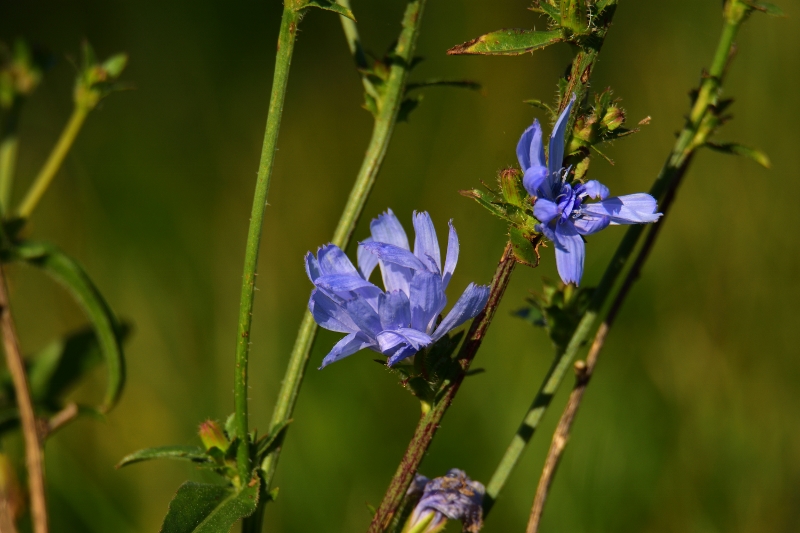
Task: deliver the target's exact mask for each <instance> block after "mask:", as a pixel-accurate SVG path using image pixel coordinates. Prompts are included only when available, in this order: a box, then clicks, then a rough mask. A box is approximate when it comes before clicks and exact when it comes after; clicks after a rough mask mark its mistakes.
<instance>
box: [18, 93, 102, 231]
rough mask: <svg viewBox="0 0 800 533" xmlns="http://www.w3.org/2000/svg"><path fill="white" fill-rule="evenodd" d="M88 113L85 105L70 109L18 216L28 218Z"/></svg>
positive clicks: (22, 203) (24, 199)
mask: <svg viewBox="0 0 800 533" xmlns="http://www.w3.org/2000/svg"><path fill="white" fill-rule="evenodd" d="M88 114H89V109H88V108H86V107H85V106H81V105H76V106H75V109H74V110H73V111H72V116H71V117H70V118H69V122H67V125H66V127H65V128H64V131H62V132H61V137H59V138H58V142H56V145H55V147H54V148H53V151H52V152H50V156H49V157H48V158H47V161H45V163H44V166H43V167H42V170H41V171H40V172H39V175H38V176H36V179H34V180H33V184H32V185H31V188H30V189H28V192H27V193H26V194H25V197H24V198H23V200H22V202H21V203H20V206H19V209H18V211H17V214H18V215H19V217H20V218H28V217H30V216H31V213H32V212H33V210H34V209H35V208H36V205H37V204H38V203H39V200H41V199H42V196H43V195H44V193H45V191H47V188H48V187H49V186H50V183H52V181H53V178H55V176H56V173H57V172H58V169H59V168H60V167H61V163H62V162H63V161H64V158H65V157H66V155H67V152H69V149H70V148H71V147H72V143H74V142H75V139H76V138H77V137H78V132H79V131H80V130H81V126H83V122H84V121H85V120H86V116H87V115H88Z"/></svg>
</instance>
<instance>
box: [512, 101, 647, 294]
mask: <svg viewBox="0 0 800 533" xmlns="http://www.w3.org/2000/svg"><path fill="white" fill-rule="evenodd" d="M574 103H575V95H574V94H573V95H572V99H571V100H570V102H569V104H568V105H567V107H566V109H564V111H563V112H562V113H561V115H559V117H558V120H557V121H556V125H555V127H554V128H553V132H552V134H551V135H550V149H549V154H548V156H549V157H548V161H547V166H545V162H544V159H545V158H544V145H543V143H542V128H541V126H540V125H539V121H538V120H534V122H533V125H532V126H530V127H529V128H528V129H526V130H525V132H524V133H523V134H522V137H520V139H519V143H517V159H519V164H520V167H522V171H523V172H524V174H523V178H522V184H523V186H524V187H525V190H527V191H528V194H530V195H531V196H533V197H535V198H536V201H535V203H534V205H533V215H534V216H535V217H536V218H537V219H538V220H539V222H540V224H537V225H536V231H539V232H541V233H543V234H544V235H545V236H546V237H547V238H548V239H550V240H551V241H553V243H554V244H555V249H556V266H557V267H558V275H559V276H560V277H561V279H562V280H563V281H564V283H575V284H576V285H578V284H579V283H580V281H581V277H582V276H583V261H584V254H585V244H584V241H583V236H585V235H591V234H592V233H597V232H598V231H600V230H602V229H605V228H606V227H607V226H609V225H612V226H613V225H617V224H643V223H648V222H655V221H656V220H658V218H659V217H660V216H661V213H657V212H656V211H657V209H658V206H657V205H656V200H655V198H653V197H652V196H650V195H649V194H645V193H638V194H627V195H625V196H619V197H614V198H609V197H608V187H606V186H605V185H603V184H602V183H600V182H599V181H596V180H590V181H587V182H586V183H574V184H571V183H568V182H567V175H568V174H569V170H570V169H569V168H566V169H565V168H563V166H562V164H563V161H564V141H565V139H564V137H565V134H566V128H567V119H568V117H569V112H570V109H572V105H573V104H574ZM590 198H592V199H599V200H600V201H599V202H594V203H586V201H587V200H588V199H590Z"/></svg>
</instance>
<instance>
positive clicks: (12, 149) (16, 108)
mask: <svg viewBox="0 0 800 533" xmlns="http://www.w3.org/2000/svg"><path fill="white" fill-rule="evenodd" d="M21 107H22V98H21V97H17V98H15V99H14V103H13V104H12V105H11V106H10V108H9V109H8V110H7V111H6V116H5V117H3V120H2V130H0V212H1V213H2V215H3V216H5V215H6V213H8V210H9V208H10V207H11V206H10V201H11V189H12V184H13V183H14V172H15V171H16V168H17V146H18V144H19V141H18V136H17V126H18V123H19V115H20V110H21Z"/></svg>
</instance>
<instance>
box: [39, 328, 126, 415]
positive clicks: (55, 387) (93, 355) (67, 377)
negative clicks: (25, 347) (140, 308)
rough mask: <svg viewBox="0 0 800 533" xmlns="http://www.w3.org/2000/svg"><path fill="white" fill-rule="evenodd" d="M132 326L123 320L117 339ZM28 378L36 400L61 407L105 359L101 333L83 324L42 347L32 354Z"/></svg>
mask: <svg viewBox="0 0 800 533" xmlns="http://www.w3.org/2000/svg"><path fill="white" fill-rule="evenodd" d="M129 331H130V326H128V325H127V324H121V325H120V326H119V328H118V331H117V332H116V336H117V341H118V342H119V343H120V344H122V341H123V340H124V338H125V337H127V335H128V332H129ZM28 360H29V361H31V363H30V367H29V369H28V381H29V383H30V388H31V397H32V398H33V401H34V403H36V404H40V405H43V406H47V407H49V408H52V409H58V408H60V406H61V403H62V400H63V398H64V396H65V395H66V394H67V393H68V392H69V391H70V389H72V388H73V387H74V386H75V385H77V384H78V382H79V381H80V380H81V378H83V377H84V376H85V375H86V374H87V373H88V372H90V371H91V370H92V369H93V368H95V367H96V366H97V365H99V364H101V363H102V362H103V354H102V351H101V349H100V343H99V341H98V339H97V333H96V332H95V331H94V330H93V329H91V328H82V329H80V330H78V331H75V332H73V333H70V334H69V335H68V336H67V337H65V338H64V339H59V340H57V341H55V342H52V343H50V344H48V345H47V346H45V347H44V348H42V349H41V350H40V351H39V352H38V353H37V354H35V355H34V356H33V357H30V358H28Z"/></svg>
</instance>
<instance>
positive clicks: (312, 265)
mask: <svg viewBox="0 0 800 533" xmlns="http://www.w3.org/2000/svg"><path fill="white" fill-rule="evenodd" d="M305 263H306V275H307V276H308V279H310V280H311V283H314V280H315V279H317V278H318V277H320V276H321V275H322V274H321V273H320V271H319V263H317V258H316V257H314V254H312V253H311V252H308V253H307V254H306V257H305Z"/></svg>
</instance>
